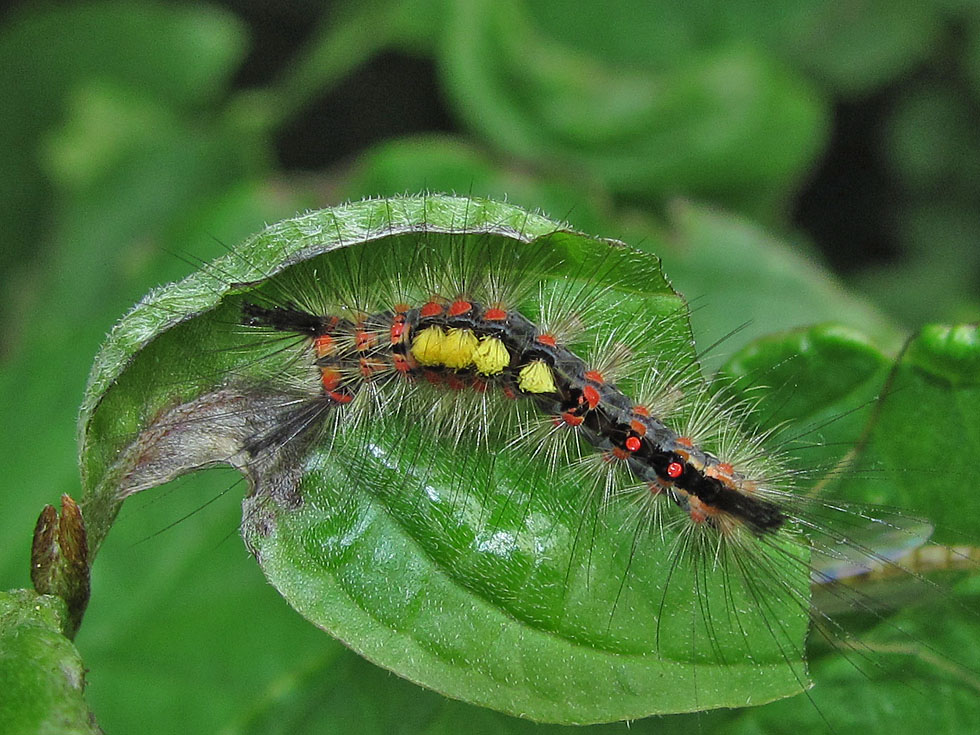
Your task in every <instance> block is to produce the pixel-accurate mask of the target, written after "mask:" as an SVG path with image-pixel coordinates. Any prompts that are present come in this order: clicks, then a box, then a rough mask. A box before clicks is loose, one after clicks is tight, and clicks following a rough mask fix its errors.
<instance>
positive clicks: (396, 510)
mask: <svg viewBox="0 0 980 735" xmlns="http://www.w3.org/2000/svg"><path fill="white" fill-rule="evenodd" d="M352 223H353V224H352ZM350 227H352V228H353V229H352V230H347V229H345V228H350ZM263 238H265V239H263ZM288 248H292V252H288V250H287V249H288ZM151 318H156V319H157V320H162V321H164V322H165V328H163V329H160V328H159V326H158V325H155V327H154V329H152V330H150V329H148V328H147V324H148V319H151ZM127 327H128V328H127ZM777 364H778V363H777ZM92 386H93V389H92V390H91V391H90V395H91V396H92V400H90V402H89V403H88V404H87V405H86V407H85V410H84V411H83V427H84V430H85V432H86V433H85V436H86V445H85V448H86V452H85V455H84V456H85V458H86V459H87V472H88V479H89V484H90V487H92V488H93V491H92V494H91V496H90V497H89V498H87V502H88V505H87V511H88V509H90V508H94V509H98V508H99V507H100V504H101V505H102V507H104V508H106V509H109V510H111V509H112V508H113V507H117V506H118V503H119V502H121V499H122V498H123V497H126V496H127V495H130V494H132V493H134V492H137V491H139V490H142V489H144V488H146V487H149V486H152V485H155V484H158V483H160V482H162V481H165V480H167V479H169V478H171V477H174V476H176V475H178V474H181V473H183V472H186V471H188V470H190V469H193V468H197V467H200V466H206V465H210V464H215V463H230V464H233V465H234V466H236V467H239V468H240V469H242V470H243V471H244V472H246V473H247V474H248V475H249V477H250V479H251V481H252V483H253V491H252V493H251V494H250V497H249V498H248V499H247V501H246V512H245V521H244V524H243V532H244V535H245V536H246V540H247V542H248V543H249V545H250V547H251V548H252V549H253V551H254V552H255V553H256V555H257V557H258V558H259V560H260V563H262V564H263V568H264V569H265V571H266V573H267V574H268V575H269V577H270V579H272V580H273V582H274V583H275V584H277V586H279V587H280V589H281V590H283V591H284V594H285V595H286V597H287V599H290V601H291V602H292V603H293V604H294V606H296V607H297V608H298V609H300V611H301V612H303V613H304V614H306V615H307V616H308V617H310V618H311V619H313V620H314V621H315V622H317V623H318V624H320V625H321V626H323V627H325V628H327V629H328V630H330V631H331V632H333V633H335V634H336V635H337V636H338V637H340V638H341V639H342V640H344V641H345V642H347V643H348V644H349V645H351V646H352V647H354V648H355V649H356V650H359V651H361V652H362V653H364V654H365V655H366V656H367V657H369V658H371V659H372V660H376V661H378V662H379V663H382V664H383V665H385V666H387V667H389V668H392V669H393V670H395V671H397V672H398V673H400V674H402V675H404V676H407V677H408V678H411V679H414V680H416V681H421V682H423V683H426V684H427V685H429V686H431V687H433V688H436V689H438V690H440V691H444V692H446V693H449V694H451V695H453V696H457V697H460V698H463V699H465V700H467V701H471V702H476V703H479V704H485V705H488V706H491V707H494V708H497V709H501V710H503V711H506V712H511V713H515V714H524V715H527V716H530V717H532V718H533V719H539V720H551V721H559V722H595V721H603V720H614V719H625V718H631V717H639V716H643V715H646V714H651V713H668V712H680V711H691V710H701V709H707V708H713V707H720V706H737V705H740V704H749V703H760V702H764V701H768V700H771V699H774V698H777V697H780V696H785V695H786V694H788V693H792V692H799V691H801V690H803V689H805V688H806V686H807V678H806V673H805V670H804V668H803V666H804V661H805V657H804V651H803V640H804V637H805V635H806V630H807V627H808V624H809V623H810V622H815V623H817V624H819V625H820V626H821V627H822V629H823V630H824V631H825V633H826V634H827V635H828V636H829V637H831V638H835V639H839V640H838V643H841V644H842V645H843V646H844V647H845V648H846V647H848V646H849V647H850V648H851V650H852V651H853V652H854V653H855V654H856V655H858V656H860V655H863V654H865V653H867V652H869V650H868V649H866V648H865V647H863V644H860V643H859V642H856V641H853V640H851V639H849V638H847V636H846V634H845V633H844V632H843V630H842V629H841V628H839V627H837V626H836V624H835V623H834V622H833V621H832V620H831V619H830V618H828V617H825V616H824V615H823V614H822V613H820V612H819V611H817V612H815V613H811V611H810V607H809V605H810V602H809V600H810V597H809V584H810V577H811V574H814V573H815V574H816V575H817V576H818V577H822V579H823V581H825V582H829V583H832V582H833V581H834V580H833V579H832V576H833V574H830V573H827V572H819V571H817V572H814V571H813V567H812V565H811V555H812V554H816V555H818V556H821V557H823V560H824V561H825V562H828V561H829V562H831V563H836V564H837V565H838V566H841V565H843V564H845V563H846V562H848V561H852V560H853V559H854V558H855V557H856V558H858V560H859V561H861V560H863V564H864V565H865V566H867V565H873V566H879V567H884V568H889V569H893V570H898V569H900V568H899V567H898V566H897V565H896V564H895V563H894V562H892V561H890V560H889V557H888V555H887V554H885V553H879V552H877V551H875V550H874V548H873V547H872V545H871V543H870V542H868V541H866V540H865V538H864V536H863V535H862V534H865V533H867V528H868V527H871V528H872V529H874V528H875V527H877V528H879V529H883V530H885V531H889V532H892V533H893V534H895V535H897V536H898V537H899V538H900V539H902V540H904V541H906V542H908V541H909V540H910V539H911V540H912V541H915V540H921V535H920V532H921V526H915V527H913V526H910V525H909V524H908V523H907V519H905V518H904V516H902V515H900V514H896V513H894V512H892V511H888V510H885V509H878V510H876V511H874V513H872V512H871V511H870V510H869V509H867V508H865V507H863V506H858V505H855V504H852V503H849V502H846V501H842V500H833V501H831V500H825V499H821V498H819V497H815V496H811V495H808V494H806V492H805V490H806V487H805V485H806V484H807V482H808V481H809V479H810V475H809V474H807V473H802V474H801V472H800V470H799V469H797V468H796V467H795V466H794V465H793V464H792V462H791V460H790V459H789V458H784V457H781V456H780V455H779V453H778V452H777V451H776V450H774V449H772V447H771V444H772V442H769V441H768V440H769V438H770V437H769V436H768V435H767V434H766V432H765V430H761V431H760V430H756V429H755V428H754V427H753V424H752V422H751V419H750V418H749V412H748V411H747V410H746V409H745V408H743V407H742V404H740V403H738V402H737V401H734V400H732V399H730V398H727V397H726V394H725V393H724V392H721V393H718V392H712V391H711V390H710V389H709V387H708V386H706V385H705V384H704V383H703V381H702V380H701V378H700V375H699V371H698V367H697V360H696V355H695V354H694V353H693V349H692V348H691V345H690V340H689V334H688V332H687V328H686V311H685V309H684V306H683V303H682V302H681V301H680V300H679V299H678V298H677V297H676V295H674V294H673V292H672V291H671V290H670V289H669V287H668V286H667V285H666V283H665V282H664V281H663V278H662V276H661V274H660V270H659V263H657V261H656V260H655V259H653V258H651V257H649V256H645V255H643V254H640V253H638V252H636V251H633V250H631V249H629V248H626V247H625V246H622V245H620V244H615V243H610V242H605V241H597V240H594V239H591V238H587V237H585V236H582V235H580V234H578V233H573V232H570V231H567V230H564V229H562V228H560V227H557V226H556V225H555V224H554V223H552V222H550V221H548V220H544V219H543V218H539V217H537V216H535V215H531V214H529V213H526V212H523V211H522V210H518V209H516V208H513V207H508V206H504V205H497V204H493V203H485V202H480V201H478V200H469V199H457V198H451V197H439V196H430V197H424V198H405V199H395V200H387V201H379V202H363V203H359V204H354V205H350V206H348V207H346V208H342V209H339V210H335V211H333V212H330V211H328V212H323V213H315V214H313V215H308V216H307V217H304V218H298V219H297V220H292V221H288V222H286V223H283V224H282V225H280V226H278V227H277V228H274V229H273V230H271V231H269V232H268V233H266V234H265V235H264V236H260V238H259V239H258V240H256V241H255V242H253V243H252V244H251V247H250V248H249V249H247V250H242V251H238V252H236V253H233V254H232V256H230V258H229V259H226V261H225V262H223V263H218V264H215V265H213V266H210V267H208V268H205V269H204V270H202V271H201V272H200V273H199V274H197V275H196V276H195V277H192V279H191V280H190V281H189V282H185V284H183V285H182V286H181V287H177V288H176V290H174V289H167V290H164V291H161V292H159V293H157V294H153V295H151V296H150V297H149V298H148V299H147V300H146V301H144V303H143V304H142V305H140V306H138V307H137V309H136V310H135V311H134V312H133V314H131V315H130V316H129V317H127V319H126V320H124V322H123V325H122V326H121V327H119V328H117V330H116V331H115V332H114V334H113V336H112V337H111V338H110V341H109V343H108V344H107V347H106V349H105V350H104V351H103V353H102V356H101V357H100V361H99V362H98V363H97V367H96V370H95V371H94V373H93V380H92ZM379 509H380V510H379ZM381 511H383V513H384V517H382V516H380V515H379V513H380V512H381ZM389 532H390V533H391V534H395V535H398V534H400V536H398V539H399V540H398V542H397V543H396V541H393V540H392V537H391V536H390V535H389V536H386V535H385V534H386V533H389ZM96 533H97V534H98V529H96ZM103 533H104V531H103ZM401 541H404V543H401ZM396 547H397V548H396ZM365 550H367V551H369V552H370V553H369V554H368V555H367V557H364V556H363V555H360V556H359V554H358V553H355V551H357V552H364V551H365ZM429 560H435V563H434V564H430V565H429V566H425V564H426V563H427V562H428V561H429ZM352 569H356V572H357V574H356V575H354V576H356V577H357V578H358V579H357V580H356V583H353V582H352V581H351V578H350V577H351V575H352V574H353V572H352V571H351V570H352ZM906 571H907V570H906ZM838 573H839V572H835V573H834V574H838ZM320 575H322V577H321V576H320ZM324 578H326V579H328V580H329V585H328V586H329V587H330V590H329V591H326V592H325V591H324V589H323V587H322V584H323V579H324ZM386 579H387V580H397V581H393V582H391V583H390V584H387V585H386V584H385V580H386ZM831 588H832V589H833V590H834V591H835V596H836V597H837V598H838V599H840V600H842V601H843V602H845V603H850V604H851V606H852V607H856V608H858V610H859V611H864V612H865V613H867V614H870V615H871V616H872V617H876V616H878V615H879V614H878V613H876V612H875V611H874V609H873V607H872V605H871V602H870V601H869V600H867V599H865V598H864V597H862V596H861V594H860V593H859V592H858V593H851V592H848V591H847V590H846V589H844V588H842V587H840V586H839V585H833V584H832V585H831ZM340 593H344V594H347V595H348V597H351V598H357V599H356V600H355V602H356V604H355V605H354V606H353V607H355V608H357V609H358V610H360V611H361V612H367V611H369V612H370V613H371V616H372V617H373V619H374V623H373V624H374V626H375V630H374V631H373V632H374V633H375V634H377V628H382V629H384V630H387V631H388V635H387V637H386V638H385V640H384V641H383V642H380V643H379V641H378V640H376V638H377V636H376V635H374V636H370V635H369V636H365V635H364V634H363V630H364V627H365V626H366V625H367V623H365V622H364V620H363V619H360V618H358V619H356V620H354V619H353V613H351V611H350V610H348V609H346V608H345V609H341V608H342V607H343V604H342V603H336V605H335V606H334V607H332V608H331V607H330V605H333V604H334V603H333V602H332V601H331V596H332V595H338V594H340ZM322 605H327V608H326V609H324V608H323V607H321V606H322ZM447 609H448V610H450V611H453V610H454V611H455V617H456V618H459V620H461V621H462V622H461V623H460V622H459V621H454V626H449V625H448V623H447V622H446V620H445V619H444V618H440V617H438V616H437V613H445V611H446V610H447ZM355 612H356V611H355ZM379 623H380V625H379ZM494 629H496V631H497V633H498V634H499V636H500V638H501V639H504V640H506V641H508V642H509V643H508V646H509V648H508V646H502V650H500V651H495V652H493V653H490V652H487V651H485V650H482V649H484V648H485V647H486V646H485V644H486V642H487V641H488V640H493V637H492V631H493V630H494ZM533 655H537V656H538V658H539V659H540V660H535V659H534V658H533ZM665 681H666V682H668V684H667V685H666V686H665V685H664V682H665ZM613 699H614V701H613V703H612V704H610V701H612V700H613Z"/></svg>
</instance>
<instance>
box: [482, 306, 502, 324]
mask: <svg viewBox="0 0 980 735" xmlns="http://www.w3.org/2000/svg"><path fill="white" fill-rule="evenodd" d="M483 318H484V319H486V320H487V321H490V322H501V321H503V320H504V319H506V318H507V311H506V310H504V309H501V308H500V307H499V306H494V307H491V308H489V309H487V310H486V311H485V312H483Z"/></svg>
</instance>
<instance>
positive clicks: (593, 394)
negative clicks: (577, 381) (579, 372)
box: [582, 385, 599, 411]
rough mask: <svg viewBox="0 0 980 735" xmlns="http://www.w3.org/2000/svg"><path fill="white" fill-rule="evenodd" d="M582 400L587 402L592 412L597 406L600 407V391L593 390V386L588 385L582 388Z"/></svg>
mask: <svg viewBox="0 0 980 735" xmlns="http://www.w3.org/2000/svg"><path fill="white" fill-rule="evenodd" d="M582 398H584V399H585V402H586V403H587V404H589V410H590V411H592V410H594V409H595V407H596V406H598V405H599V391H597V390H596V389H595V388H593V387H592V386H591V385H586V386H585V387H584V388H582Z"/></svg>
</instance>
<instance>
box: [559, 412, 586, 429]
mask: <svg viewBox="0 0 980 735" xmlns="http://www.w3.org/2000/svg"><path fill="white" fill-rule="evenodd" d="M561 420H562V421H564V422H565V423H566V424H568V425H569V426H581V425H582V422H583V421H585V419H584V418H583V417H582V416H576V415H575V414H574V413H570V412H568V411H566V412H565V413H563V414H562V415H561Z"/></svg>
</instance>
